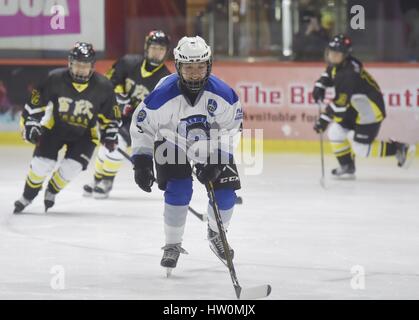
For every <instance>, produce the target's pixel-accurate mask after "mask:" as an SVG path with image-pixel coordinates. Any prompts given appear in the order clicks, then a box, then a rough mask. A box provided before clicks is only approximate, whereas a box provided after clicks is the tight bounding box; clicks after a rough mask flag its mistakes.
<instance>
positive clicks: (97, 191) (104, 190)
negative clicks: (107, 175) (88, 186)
mask: <svg viewBox="0 0 419 320" xmlns="http://www.w3.org/2000/svg"><path fill="white" fill-rule="evenodd" d="M112 186H113V180H109V179H102V180H101V181H100V182H99V183H98V184H97V185H96V186H95V187H94V188H93V198H95V199H106V198H108V197H109V192H111V190H112Z"/></svg>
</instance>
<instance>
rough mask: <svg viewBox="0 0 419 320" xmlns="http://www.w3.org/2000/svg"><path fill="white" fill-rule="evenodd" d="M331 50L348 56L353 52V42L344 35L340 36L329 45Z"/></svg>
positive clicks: (334, 38)
mask: <svg viewBox="0 0 419 320" xmlns="http://www.w3.org/2000/svg"><path fill="white" fill-rule="evenodd" d="M328 48H329V50H332V51H338V52H342V53H343V54H345V55H348V54H350V53H351V52H352V40H351V38H349V37H348V36H345V35H344V34H338V35H336V36H334V37H333V39H332V41H330V42H329V45H328Z"/></svg>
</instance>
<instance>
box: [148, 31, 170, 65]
mask: <svg viewBox="0 0 419 320" xmlns="http://www.w3.org/2000/svg"><path fill="white" fill-rule="evenodd" d="M152 44H158V45H161V46H163V47H166V55H165V56H164V58H163V59H162V60H156V59H151V58H149V57H148V48H149V47H150V45H152ZM169 46H170V39H169V36H168V35H166V34H165V33H164V32H163V31H161V30H153V31H150V32H149V33H148V35H147V36H146V37H145V41H144V57H145V58H146V59H147V61H148V63H150V64H151V65H154V66H158V65H160V64H162V63H163V62H164V60H165V59H166V58H167V56H168V54H169Z"/></svg>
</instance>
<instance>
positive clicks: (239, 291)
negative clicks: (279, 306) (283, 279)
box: [206, 182, 272, 299]
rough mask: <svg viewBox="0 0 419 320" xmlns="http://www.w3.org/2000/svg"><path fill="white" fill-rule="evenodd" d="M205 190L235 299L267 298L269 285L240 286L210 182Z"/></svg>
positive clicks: (269, 291) (269, 290)
mask: <svg viewBox="0 0 419 320" xmlns="http://www.w3.org/2000/svg"><path fill="white" fill-rule="evenodd" d="M206 188H207V191H208V197H209V199H210V201H211V205H212V208H213V210H214V215H215V220H216V222H217V226H218V231H219V233H220V237H221V241H222V243H223V248H224V252H225V254H226V260H227V267H228V271H229V272H230V277H231V281H232V282H233V286H234V290H235V291H236V296H237V299H258V298H264V297H267V296H269V294H270V293H271V290H272V288H271V286H270V285H269V284H266V285H261V286H257V287H252V288H243V287H241V286H240V284H239V280H238V279H237V275H236V270H235V269H234V264H233V259H232V257H231V255H230V248H229V245H228V242H227V236H226V233H225V230H224V225H223V221H222V220H221V215H220V211H219V209H218V205H217V202H216V201H215V194H214V186H213V184H212V182H209V183H208V184H207V185H206Z"/></svg>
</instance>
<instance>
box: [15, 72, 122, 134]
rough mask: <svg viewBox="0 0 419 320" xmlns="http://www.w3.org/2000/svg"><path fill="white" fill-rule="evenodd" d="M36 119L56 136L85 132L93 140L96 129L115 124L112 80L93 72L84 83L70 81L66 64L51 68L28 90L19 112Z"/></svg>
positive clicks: (117, 117)
mask: <svg viewBox="0 0 419 320" xmlns="http://www.w3.org/2000/svg"><path fill="white" fill-rule="evenodd" d="M28 117H31V118H35V119H37V120H39V121H40V122H41V124H42V126H43V127H44V128H46V129H48V130H51V131H52V132H53V134H54V135H55V136H57V138H61V139H63V140H67V141H74V140H77V139H79V138H80V137H82V136H84V135H85V134H86V133H87V134H90V137H91V138H92V139H93V140H94V141H95V142H97V141H98V138H99V131H98V129H102V130H103V129H106V128H107V127H109V126H119V124H120V120H121V113H120V110H119V108H118V106H117V103H116V98H115V93H114V91H113V86H112V83H111V82H110V81H109V80H108V79H107V78H106V77H104V76H103V75H101V74H99V73H97V72H95V73H93V75H92V77H91V78H90V80H89V81H88V82H87V83H86V84H79V83H74V82H73V80H72V78H71V76H70V74H69V72H68V69H67V68H62V69H55V70H52V71H51V72H50V73H49V75H48V77H47V79H46V80H45V81H44V82H43V83H42V84H40V85H39V86H37V87H36V88H35V89H33V90H32V94H31V97H30V100H29V101H28V102H27V103H26V105H25V108H24V110H23V113H22V124H24V123H25V121H26V119H27V118H28Z"/></svg>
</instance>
